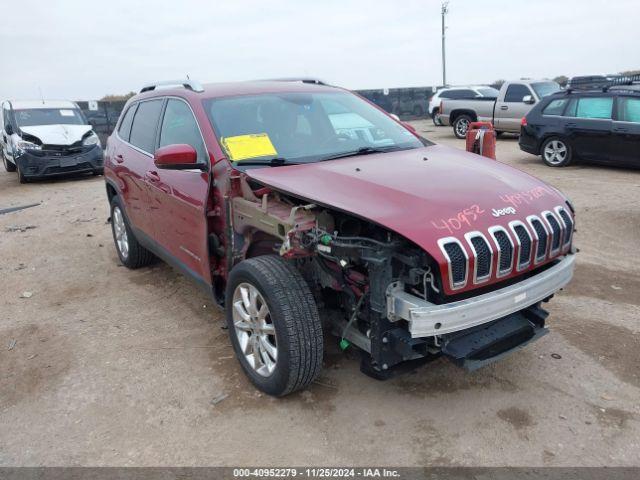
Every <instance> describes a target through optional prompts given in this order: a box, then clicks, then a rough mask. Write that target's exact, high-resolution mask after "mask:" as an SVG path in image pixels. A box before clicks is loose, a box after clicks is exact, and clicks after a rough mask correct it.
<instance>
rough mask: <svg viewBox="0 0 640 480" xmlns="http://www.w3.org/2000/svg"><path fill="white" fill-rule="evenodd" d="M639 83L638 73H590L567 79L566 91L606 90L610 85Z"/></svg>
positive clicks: (639, 75) (639, 76)
mask: <svg viewBox="0 0 640 480" xmlns="http://www.w3.org/2000/svg"><path fill="white" fill-rule="evenodd" d="M638 83H640V74H636V75H609V76H604V75H591V76H585V77H577V78H572V79H571V80H569V84H568V87H567V93H571V92H572V91H574V90H582V91H602V92H606V91H608V90H609V89H610V88H611V87H618V86H623V85H634V84H638Z"/></svg>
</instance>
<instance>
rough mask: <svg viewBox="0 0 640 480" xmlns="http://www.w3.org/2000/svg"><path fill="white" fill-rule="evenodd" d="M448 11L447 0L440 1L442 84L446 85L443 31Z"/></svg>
mask: <svg viewBox="0 0 640 480" xmlns="http://www.w3.org/2000/svg"><path fill="white" fill-rule="evenodd" d="M447 13H449V0H445V1H443V2H442V85H443V86H446V85H447V59H446V54H445V47H444V45H445V31H446V29H447V27H446V26H445V23H444V18H445V16H446V15H447Z"/></svg>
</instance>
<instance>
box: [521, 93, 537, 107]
mask: <svg viewBox="0 0 640 480" xmlns="http://www.w3.org/2000/svg"><path fill="white" fill-rule="evenodd" d="M522 102H523V103H526V104H527V105H532V104H534V103H536V101H535V100H534V99H533V97H532V96H531V95H525V96H524V97H522Z"/></svg>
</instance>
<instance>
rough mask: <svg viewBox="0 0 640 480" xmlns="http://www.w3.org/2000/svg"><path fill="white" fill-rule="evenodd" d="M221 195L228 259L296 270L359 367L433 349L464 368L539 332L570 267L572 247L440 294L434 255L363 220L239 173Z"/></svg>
mask: <svg viewBox="0 0 640 480" xmlns="http://www.w3.org/2000/svg"><path fill="white" fill-rule="evenodd" d="M240 181H241V182H242V187H241V188H240V189H239V191H241V192H243V193H242V194H241V195H238V196H236V197H233V198H231V199H230V204H231V210H232V216H231V220H232V231H233V239H232V244H233V246H234V248H233V255H232V256H233V260H232V262H233V263H234V264H235V263H237V262H239V261H241V260H243V259H245V258H251V257H254V256H258V255H266V254H279V255H281V256H283V257H285V258H288V259H290V261H292V262H294V263H295V265H296V267H297V268H298V270H299V271H300V272H301V273H302V274H303V276H304V277H305V279H306V281H307V283H308V284H309V286H310V288H311V290H312V292H313V293H314V296H315V299H316V303H317V305H318V307H319V308H320V309H321V312H322V313H323V314H322V318H324V321H325V331H331V332H332V333H333V334H334V335H336V336H337V337H338V338H339V339H340V345H341V347H342V348H347V347H349V346H350V345H354V346H356V347H357V348H358V349H359V350H361V351H362V365H361V369H362V370H363V371H364V372H365V373H367V374H369V375H372V376H374V377H376V378H387V377H388V376H390V375H391V374H392V373H393V372H394V371H396V370H397V368H394V367H396V366H400V364H405V365H407V366H413V365H415V363H419V362H425V361H428V360H431V359H433V358H437V357H438V356H440V355H446V356H447V357H449V358H450V359H451V360H453V361H454V363H456V364H457V365H460V366H463V367H465V368H467V369H469V370H473V369H476V368H479V367H481V366H483V365H486V364H487V363H490V362H492V361H495V360H497V359H499V358H502V357H503V356H504V355H506V354H507V353H509V352H511V351H513V350H515V349H517V348H520V347H522V346H524V345H526V344H527V343H529V342H531V341H533V340H535V339H537V338H539V337H541V336H542V335H544V334H545V333H546V332H547V330H546V329H545V319H546V317H547V312H545V311H544V310H543V309H542V308H541V307H540V304H541V302H542V301H545V300H547V299H548V298H549V297H550V296H552V295H553V293H554V292H556V291H557V290H559V289H560V288H562V287H563V286H564V285H565V284H566V283H568V281H569V280H570V278H571V275H572V272H573V257H574V256H573V255H569V256H567V257H563V258H562V259H559V260H558V261H557V262H555V263H553V264H550V265H549V266H548V267H545V269H544V270H543V271H542V272H539V273H538V274H536V275H533V274H531V275H528V276H527V278H524V279H519V280H518V281H511V282H507V284H505V285H498V288H496V289H489V291H485V292H481V294H475V295H472V296H469V295H467V296H465V297H464V298H458V297H451V296H448V295H446V294H445V289H443V286H442V282H443V277H442V275H441V272H440V265H439V264H438V262H437V261H436V260H435V259H434V258H433V257H432V256H431V255H430V254H429V253H428V252H426V251H425V250H423V249H422V248H420V247H418V246H417V245H416V244H414V243H413V242H411V241H409V240H407V239H406V238H404V237H402V236H401V235H398V234H397V233H395V232H392V231H390V230H388V229H386V228H384V227H382V226H379V225H377V224H374V223H373V222H370V221H367V220H364V219H361V218H358V217H356V216H353V215H350V214H348V213H344V212H339V211H336V210H334V209H331V208H329V207H325V206H322V205H318V204H315V203H308V202H305V201H303V200H301V199H299V198H297V197H294V196H291V195H288V194H284V193H281V192H278V191H274V190H272V189H271V188H269V187H265V186H263V185H255V184H251V185H250V184H249V183H248V182H247V180H246V179H245V178H241V180H240Z"/></svg>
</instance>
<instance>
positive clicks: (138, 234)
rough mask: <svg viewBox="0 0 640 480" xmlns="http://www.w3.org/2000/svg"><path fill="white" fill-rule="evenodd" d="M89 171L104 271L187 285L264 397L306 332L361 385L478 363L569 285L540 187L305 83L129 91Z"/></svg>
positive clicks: (177, 85) (287, 370)
mask: <svg viewBox="0 0 640 480" xmlns="http://www.w3.org/2000/svg"><path fill="white" fill-rule="evenodd" d="M105 179H106V182H107V183H106V188H107V195H108V199H109V202H110V205H111V225H112V231H113V236H114V241H115V246H116V250H117V253H118V256H119V259H120V261H121V262H122V263H123V264H124V265H126V266H127V267H129V268H139V267H142V266H144V265H146V264H148V263H149V262H151V261H152V260H153V258H154V257H155V256H157V257H160V258H162V259H164V260H165V261H166V262H168V263H169V264H171V265H173V266H174V267H176V268H177V269H179V270H180V271H182V272H184V273H185V274H186V275H187V276H189V277H191V278H192V279H193V280H195V282H196V283H197V284H198V285H200V286H201V287H202V288H203V289H204V290H205V291H206V292H207V293H208V294H210V295H211V296H212V297H213V298H214V299H215V301H216V302H217V303H218V304H219V305H220V306H223V307H224V308H225V309H226V317H227V323H228V327H229V334H230V337H231V342H232V344H233V347H234V349H235V352H236V354H237V356H238V359H239V362H240V364H241V366H242V368H243V370H244V371H245V373H246V374H247V376H248V377H249V378H250V379H251V381H252V382H253V383H254V384H255V385H256V386H257V387H258V388H259V389H261V390H263V391H264V392H266V393H269V394H271V395H276V396H281V395H285V394H288V393H290V392H292V391H295V390H297V389H301V388H304V387H306V386H307V385H309V384H310V383H311V382H312V381H313V380H314V378H316V376H317V375H318V374H319V372H320V369H321V365H322V356H323V336H324V335H325V334H333V335H335V336H337V337H338V339H339V340H340V346H341V347H342V348H353V349H357V350H359V351H360V352H361V355H362V360H361V362H362V363H361V369H362V370H363V371H364V372H365V373H368V374H370V375H372V376H374V377H377V378H385V377H388V376H390V375H391V374H393V373H394V372H397V371H398V370H399V369H401V367H402V366H403V365H405V366H406V365H411V366H413V365H415V364H416V363H420V362H426V361H427V360H430V359H433V358H436V357H438V356H441V355H444V356H446V357H448V358H450V359H451V360H453V361H454V362H455V363H456V364H458V365H460V366H464V367H467V368H468V369H475V368H478V367H481V366H483V365H485V364H487V363H489V362H491V361H494V360H496V359H498V358H501V357H502V356H504V355H505V354H506V353H508V352H510V351H513V350H514V349H517V348H519V347H522V346H523V345H525V344H526V343H528V342H531V341H532V340H534V339H537V338H539V337H540V336H542V335H543V334H545V333H546V332H547V330H546V328H545V319H546V317H547V315H548V314H547V312H546V311H545V310H544V309H543V308H542V307H541V303H542V302H544V301H547V300H548V299H550V298H551V297H552V296H553V294H554V293H555V292H557V291H558V290H560V289H561V288H562V287H563V286H565V285H566V284H567V283H568V282H569V281H570V279H571V277H572V275H573V269H574V259H575V255H574V249H573V246H572V235H573V231H574V212H573V208H572V206H571V203H570V202H569V201H568V200H567V198H566V197H565V196H563V195H562V194H561V193H560V192H558V191H557V190H556V189H555V188H553V187H551V186H549V185H546V184H544V183H543V182H541V181H540V180H538V179H536V178H534V177H531V176H530V175H527V174H525V173H523V172H521V171H519V170H516V169H514V168H511V167H508V166H507V165H504V164H502V163H499V162H496V161H493V160H489V159H486V158H483V157H480V156H477V155H474V154H470V153H466V152H462V151H459V150H456V149H452V148H448V147H444V146H440V145H435V144H433V143H431V142H429V141H428V140H426V139H424V138H422V137H421V136H420V135H418V134H417V132H416V131H415V130H414V129H413V128H412V127H410V126H409V125H405V124H402V123H401V122H399V121H398V120H397V119H395V118H393V117H391V116H389V115H388V114H387V113H385V112H384V111H382V110H381V109H379V108H377V107H376V106H375V105H373V104H371V103H369V102H367V101H366V100H364V99H362V98H361V97H359V96H357V95H355V94H353V93H351V92H349V91H346V90H343V89H340V88H336V87H331V86H327V85H324V84H322V83H320V82H316V81H264V82H246V83H235V84H215V85H207V86H206V87H202V86H200V85H199V84H196V83H194V82H192V81H184V82H170V83H167V84H152V85H148V86H146V87H144V88H143V89H142V91H141V92H140V94H139V95H136V96H135V97H133V98H132V99H131V100H129V102H128V104H127V105H126V107H125V109H124V110H123V113H122V115H121V118H120V120H119V123H118V126H117V128H116V131H115V132H114V133H113V134H112V136H111V137H110V138H109V141H108V143H107V147H106V155H105Z"/></svg>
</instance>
